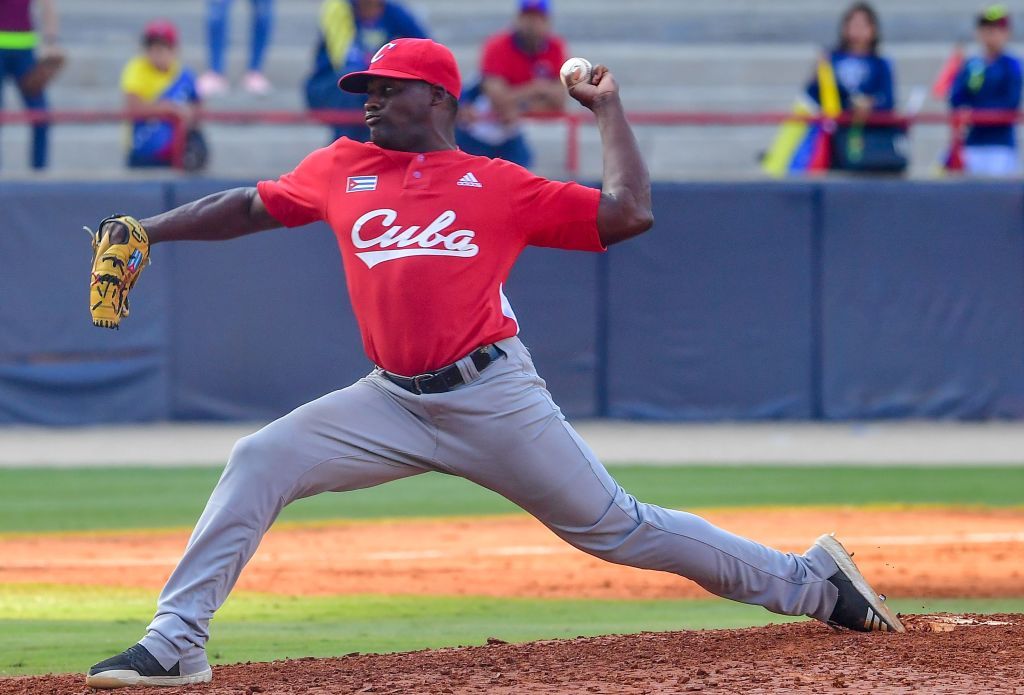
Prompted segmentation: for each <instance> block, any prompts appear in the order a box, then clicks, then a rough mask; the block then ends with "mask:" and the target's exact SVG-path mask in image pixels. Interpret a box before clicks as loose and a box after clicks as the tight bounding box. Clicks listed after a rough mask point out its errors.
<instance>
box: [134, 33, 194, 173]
mask: <svg viewBox="0 0 1024 695" xmlns="http://www.w3.org/2000/svg"><path fill="white" fill-rule="evenodd" d="M142 48H143V53H142V55H139V56H136V57H135V58H132V59H131V60H130V61H129V62H128V64H127V65H126V66H125V68H124V71H123V72H122V73H121V91H122V92H123V93H124V99H125V109H126V110H127V111H129V112H130V113H131V114H132V115H133V116H134V118H135V121H134V122H133V123H132V131H131V145H130V148H129V152H128V166H131V167H162V166H170V165H171V163H172V159H173V150H174V123H173V119H174V117H177V118H179V119H180V120H181V123H182V125H183V126H184V127H185V128H186V130H189V131H191V130H193V129H194V128H195V125H196V106H197V105H198V103H199V95H198V93H197V92H196V82H195V78H194V77H193V76H192V73H191V72H190V71H189V70H187V69H185V68H182V67H181V64H180V62H179V61H178V31H177V29H176V28H175V26H174V25H173V24H172V23H170V22H168V21H165V20H157V21H154V22H150V23H149V24H147V25H146V28H145V30H144V31H143V34H142Z"/></svg>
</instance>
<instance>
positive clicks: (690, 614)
mask: <svg viewBox="0 0 1024 695" xmlns="http://www.w3.org/2000/svg"><path fill="white" fill-rule="evenodd" d="M154 602H155V595H154V593H153V592H150V591H143V590H136V589H111V588H96V587H68V586H41V585H14V584H9V585H0V675H6V676H11V675H23V674H32V673H47V672H53V673H63V672H70V671H82V670H84V669H85V668H87V667H88V666H90V665H91V664H93V663H95V662H97V661H99V660H101V659H104V658H106V657H108V656H111V655H112V654H114V653H116V652H119V651H121V650H122V649H124V648H125V647H127V646H129V645H130V644H132V643H134V642H135V641H136V640H137V639H138V638H139V637H140V636H141V634H142V630H143V629H144V627H145V625H146V623H147V622H148V620H149V618H150V617H151V616H152V612H153V608H154ZM892 604H893V605H894V606H896V607H897V609H899V610H903V611H907V612H923V611H927V612H937V611H951V612H975V613H985V612H988V613H1003V612H1024V599H979V600H956V599H945V600H931V599H929V600H916V601H915V600H902V601H899V600H894V601H892ZM788 620H793V619H792V618H784V617H782V616H776V615H772V614H770V613H767V612H766V611H764V610H762V609H760V608H755V607H752V606H745V605H742V604H738V603H732V602H729V601H724V600H676V601H608V600H540V599H495V598H481V597H472V596H470V597H430V596H394V597H391V596H331V597H315V598H308V597H283V596H272V595H264V594H251V593H250V594H246V593H238V594H235V595H233V596H232V597H231V599H229V601H228V603H227V604H226V605H225V606H224V608H223V609H222V610H221V611H220V612H219V613H218V614H217V618H216V619H215V621H214V623H213V626H212V633H213V639H211V641H210V643H209V645H208V647H209V653H210V655H211V657H212V660H213V661H214V662H215V663H233V662H238V661H268V660H272V659H282V658H286V657H297V656H334V655H341V654H346V653H350V652H356V651H358V652H363V653H367V652H392V651H407V650H412V649H423V648H428V647H445V646H457V645H468V644H482V643H483V642H484V641H485V640H486V639H487V638H488V637H500V638H502V639H504V640H507V641H510V642H518V641H526V640H532V639H543V638H555V637H576V636H578V635H588V636H589V635H604V634H613V633H630V632H639V631H642V630H682V629H700V628H714V627H718V628H724V627H747V626H753V625H764V624H767V623H770V622H774V623H778V622H783V621H788Z"/></svg>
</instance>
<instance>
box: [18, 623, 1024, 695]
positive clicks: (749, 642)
mask: <svg viewBox="0 0 1024 695" xmlns="http://www.w3.org/2000/svg"><path fill="white" fill-rule="evenodd" d="M1022 620H1024V618H1022V616H1005V615H989V616H972V617H967V616H961V617H959V618H958V620H957V621H949V620H943V619H942V618H941V617H925V616H915V617H912V618H910V619H908V620H907V623H908V628H909V631H908V632H907V633H906V634H903V635H893V634H880V633H876V634H866V635H865V634H858V633H850V632H841V633H838V632H832V631H831V630H829V629H828V628H827V627H825V626H823V625H821V624H819V623H815V622H810V621H808V622H803V623H795V624H790V625H774V626H769V627H765V628H754V629H746V630H707V631H694V632H666V633H657V634H640V635H627V636H609V637H597V638H590V639H575V640H559V641H546V642H531V643H527V644H515V645H513V644H503V643H495V644H489V645H487V646H482V647H469V648H460V649H440V650H430V651H420V652H410V653H404V654H387V655H349V656H345V657H341V658H334V659H299V660H294V661H276V662H272V663H262V664H236V665H232V666H218V667H215V668H214V681H213V683H210V684H207V685H203V686H190V687H187V688H181V689H175V690H174V692H175V693H182V694H184V693H195V694H199V693H202V694H204V695H228V694H230V695H251V694H252V693H267V694H271V693H275V694H276V693H282V694H288V695H292V694H295V695H298V694H299V693H303V694H307V695H328V694H330V695H334V694H340V693H377V694H381V695H383V694H398V693H451V694H456V693H459V694H461V693H488V694H494V695H513V694H516V695H518V694H520V693H630V694H638V693H687V692H709V693H710V692H713V693H755V694H756V693H779V692H798V693H811V692H813V693H821V692H833V693H839V692H845V693H957V694H963V695H974V694H976V693H978V694H980V693H996V692H998V693H1011V694H1012V693H1018V694H1019V693H1024V623H1022ZM967 622H970V623H971V624H965V623H967ZM958 623H959V624H958ZM947 629H948V631H947ZM935 630H940V631H935ZM95 692H97V691H93V690H90V689H89V688H86V687H85V686H84V685H83V677H82V676H81V675H66V676H34V677H28V678H13V679H8V680H0V695H30V694H31V695H37V694H39V693H52V694H53V695H82V694H83V693H95ZM116 692H119V693H125V695H129V694H130V693H149V694H150V695H152V694H153V692H154V691H153V690H152V689H140V688H126V689H124V690H119V691H116Z"/></svg>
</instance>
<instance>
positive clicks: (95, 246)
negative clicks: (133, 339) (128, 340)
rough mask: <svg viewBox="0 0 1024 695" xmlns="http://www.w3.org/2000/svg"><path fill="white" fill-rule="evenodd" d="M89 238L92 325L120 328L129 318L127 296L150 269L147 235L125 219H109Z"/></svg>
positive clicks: (132, 218)
mask: <svg viewBox="0 0 1024 695" xmlns="http://www.w3.org/2000/svg"><path fill="white" fill-rule="evenodd" d="M85 230H86V231H87V232H89V234H90V235H91V236H92V274H91V275H90V276H89V279H90V282H89V311H90V312H92V325H94V326H99V327H100V328H115V329H116V328H119V327H120V323H121V319H122V318H124V317H125V316H127V315H128V293H129V292H130V291H131V289H132V287H134V286H135V283H136V281H137V280H138V279H139V275H141V274H142V269H143V268H145V267H146V266H147V265H149V235H148V234H146V230H145V229H143V227H142V225H141V224H139V221H138V220H137V219H135V218H134V217H130V216H128V215H111V216H110V217H108V218H106V219H105V220H103V221H101V222H100V225H99V227H98V228H97V231H95V232H94V231H92V230H91V229H89V228H88V227H86V228H85Z"/></svg>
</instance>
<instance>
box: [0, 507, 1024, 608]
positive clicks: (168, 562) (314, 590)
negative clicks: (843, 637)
mask: <svg viewBox="0 0 1024 695" xmlns="http://www.w3.org/2000/svg"><path fill="white" fill-rule="evenodd" d="M703 514H704V515H705V516H706V517H707V518H708V519H709V520H711V521H712V522H713V523H715V524H717V525H719V526H721V527H723V528H725V529H729V530H731V531H735V532H737V533H740V534H741V535H745V536H747V537H750V538H753V539H755V540H758V541H761V542H763V543H767V544H769V545H772V546H775V547H778V548H780V549H782V550H787V551H794V552H803V551H804V550H806V549H807V547H808V546H809V545H810V544H811V542H813V540H814V539H815V538H816V537H817V536H818V535H820V534H821V533H822V532H826V531H837V532H838V537H839V538H840V540H842V541H843V543H844V544H845V545H846V547H847V548H848V549H849V550H851V551H854V552H856V554H857V562H858V564H859V566H860V567H861V569H862V571H863V572H864V574H865V575H866V576H867V577H868V579H869V580H870V581H871V582H872V584H873V585H874V586H875V588H876V589H877V590H878V591H881V592H883V593H885V594H887V595H889V596H905V597H914V598H938V597H1003V596H1020V595H1021V591H1022V587H1024V510H1020V509H1008V510H982V509H979V510H971V509H961V510H950V509H920V508H917V509H914V508H906V509H854V508H849V509H792V508H790V509H772V510H766V509H747V510H719V511H714V510H712V511H707V512H704V513H703ZM187 540H188V534H187V533H185V532H183V531H174V532H166V531H165V532H131V533H117V534H110V533H98V534H65V535H37V536H8V537H0V557H2V558H3V561H2V562H0V583H3V582H45V583H57V584H60V583H65V584H88V585H108V586H119V587H142V588H148V589H152V590H154V591H156V590H158V589H159V588H160V587H161V586H162V585H163V583H164V582H165V581H166V579H167V577H168V575H169V574H170V572H171V570H172V569H173V568H174V565H175V563H176V562H177V560H178V558H179V557H180V556H181V553H182V551H183V550H184V547H185V543H186V542H187ZM238 589H239V590H250V591H261V592H269V593H278V594H292V595H330V594H367V593H371V594H386V595H394V594H417V593H419V594H432V595H488V596H505V597H507V596H521V597H549V598H580V597H589V598H609V599H615V598H689V597H706V596H707V595H708V594H707V593H705V592H704V591H703V590H702V589H701V588H700V587H698V586H697V585H695V584H693V583H692V582H689V581H686V580H682V579H680V578H679V577H676V576H674V575H670V574H666V573H663V572H649V571H644V570H638V569H633V568H629V567H621V566H617V565H612V564H609V563H606V562H604V561H602V560H598V559H596V558H593V557H591V556H589V555H586V554H584V553H582V552H580V551H578V550H575V549H574V548H572V547H570V546H568V545H566V544H565V543H564V542H562V541H561V540H559V539H558V538H556V537H555V536H554V535H553V534H552V533H551V532H549V531H548V530H547V529H546V528H544V527H543V526H542V525H541V524H540V523H539V522H537V521H536V520H534V519H532V518H531V517H528V516H525V515H521V516H506V517H477V518H473V519H428V520H404V521H388V522H348V523H330V524H322V525H314V526H309V525H307V526H297V527H287V526H283V527H279V528H275V529H273V530H271V532H270V533H269V534H268V535H267V537H266V539H265V540H264V542H263V544H262V545H261V547H260V549H259V551H258V552H257V554H256V556H255V557H254V558H253V560H252V562H251V563H250V564H249V566H248V567H247V568H246V569H245V571H244V572H243V573H242V577H241V580H240V581H239V584H238Z"/></svg>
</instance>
